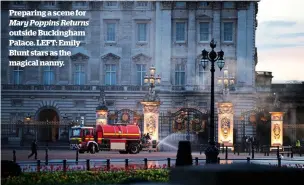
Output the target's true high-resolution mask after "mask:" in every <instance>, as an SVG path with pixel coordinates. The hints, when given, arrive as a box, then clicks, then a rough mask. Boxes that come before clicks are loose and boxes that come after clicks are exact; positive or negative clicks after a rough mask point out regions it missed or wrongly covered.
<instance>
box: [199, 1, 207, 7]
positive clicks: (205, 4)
mask: <svg viewBox="0 0 304 185" xmlns="http://www.w3.org/2000/svg"><path fill="white" fill-rule="evenodd" d="M199 6H200V7H207V6H209V2H199Z"/></svg>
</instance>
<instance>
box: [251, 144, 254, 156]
mask: <svg viewBox="0 0 304 185" xmlns="http://www.w3.org/2000/svg"><path fill="white" fill-rule="evenodd" d="M251 158H252V159H254V146H253V145H251Z"/></svg>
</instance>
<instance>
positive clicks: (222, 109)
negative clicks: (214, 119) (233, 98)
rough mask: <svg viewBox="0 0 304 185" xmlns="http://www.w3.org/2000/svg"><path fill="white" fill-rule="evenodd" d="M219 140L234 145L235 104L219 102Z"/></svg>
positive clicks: (230, 145)
mask: <svg viewBox="0 0 304 185" xmlns="http://www.w3.org/2000/svg"><path fill="white" fill-rule="evenodd" d="M217 108H218V142H219V143H221V144H224V145H225V146H229V147H232V146H233V116H234V109H233V104H232V103H230V102H222V103H218V107H217Z"/></svg>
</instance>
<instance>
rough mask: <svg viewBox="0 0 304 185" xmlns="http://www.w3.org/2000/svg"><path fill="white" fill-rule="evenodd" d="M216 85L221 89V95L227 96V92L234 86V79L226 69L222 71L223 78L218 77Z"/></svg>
mask: <svg viewBox="0 0 304 185" xmlns="http://www.w3.org/2000/svg"><path fill="white" fill-rule="evenodd" d="M217 85H218V86H220V87H223V94H224V96H225V95H227V94H229V90H230V89H231V88H232V87H233V85H234V77H233V76H231V75H229V71H228V69H227V68H226V69H224V75H223V77H219V78H218V80H217Z"/></svg>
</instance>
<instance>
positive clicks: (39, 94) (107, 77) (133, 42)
mask: <svg viewBox="0 0 304 185" xmlns="http://www.w3.org/2000/svg"><path fill="white" fill-rule="evenodd" d="M24 8H27V9H39V10H44V9H47V10H48V9H54V10H76V9H78V10H86V11H87V13H86V16H84V17H81V20H88V21H89V26H88V27H73V28H71V29H77V30H78V31H80V30H83V31H85V32H86V36H85V37H75V38H73V39H75V40H81V41H82V44H81V46H80V47H77V48H74V49H72V50H71V51H72V56H70V57H60V58H59V59H60V60H63V61H65V65H64V66H63V67H24V68H21V67H8V61H9V56H8V49H9V47H8V40H9V37H8V31H9V29H10V28H9V27H8V26H3V27H2V28H1V31H2V32H1V36H2V56H1V57H2V58H1V61H2V62H1V68H2V71H1V83H2V89H1V91H2V97H1V98H2V99H1V123H2V124H4V123H5V124H8V123H13V122H16V121H18V120H24V117H26V116H28V115H29V116H31V119H32V120H35V121H42V122H43V121H59V122H61V121H62V120H63V119H64V118H65V119H68V120H78V119H79V118H83V119H84V122H85V123H86V124H92V125H93V124H95V119H96V116H95V108H96V107H97V106H98V104H99V101H98V99H99V93H100V89H101V88H102V89H104V91H105V99H106V103H107V106H108V108H109V111H110V112H111V111H112V112H115V111H117V110H121V109H130V110H132V111H134V112H138V113H142V105H141V103H140V102H141V101H142V99H143V97H144V96H145V94H146V93H147V91H148V88H147V86H145V84H144V76H145V75H146V74H147V73H149V67H151V66H155V68H156V74H159V75H160V76H161V83H160V84H159V85H157V86H156V92H157V93H158V94H159V97H160V100H161V105H160V112H161V113H163V114H166V113H167V112H170V111H171V112H174V111H175V110H177V109H178V108H181V107H195V108H197V109H199V110H207V112H208V109H209V107H210V74H211V73H210V70H209V68H208V67H207V68H206V69H204V68H203V67H202V66H201V64H200V59H201V52H202V50H203V49H206V50H210V46H209V43H210V41H211V39H212V38H214V40H215V41H216V43H217V46H216V49H215V50H216V51H220V50H223V51H224V53H225V55H224V58H225V67H224V69H226V71H228V74H226V75H228V76H229V77H231V78H233V80H234V83H233V84H231V85H232V86H233V88H231V91H230V96H229V98H230V101H231V102H232V103H233V105H234V112H235V116H236V117H237V116H240V115H241V112H242V111H243V110H248V109H253V108H254V107H256V106H257V102H258V101H257V100H258V99H259V97H258V93H259V92H260V91H261V92H263V93H271V89H270V84H271V78H272V76H271V74H270V75H268V76H271V77H269V78H270V81H269V82H268V81H267V82H266V84H264V85H265V88H264V87H263V88H262V89H261V88H258V87H257V85H256V76H257V72H256V71H255V66H256V64H257V49H256V46H255V40H256V38H255V36H256V29H257V20H256V15H257V11H258V2H257V1H255V0H252V1H244V2H239V1H229V2H212V1H194V2H190V1H187V2H182V1H180V2H171V1H170V2H169V1H163V2H152V1H151V2H149V1H134V2H132V1H126V2H124V1H121V2H119V1H118V2H117V1H105V2H98V1H93V2H87V1H83V2H81V1H75V2H56V1H54V2H22V1H18V2H2V12H1V14H2V23H3V24H4V23H5V22H7V23H8V20H9V17H8V10H9V9H24ZM57 19H58V17H57ZM59 19H60V18H59ZM65 19H66V17H65ZM69 19H70V20H77V19H79V17H69ZM14 29H16V28H14ZM19 29H22V28H19ZM24 39H26V38H24ZM27 59H33V60H35V57H32V58H31V57H28V58H27ZM224 75H225V74H224V72H223V70H222V71H220V70H219V68H217V67H216V72H215V80H216V82H215V84H216V89H215V101H216V102H217V101H220V100H221V99H222V94H223V93H222V89H223V87H222V86H221V85H218V84H219V83H217V82H218V81H219V79H220V78H221V77H223V76H224ZM266 76H267V75H266ZM263 83H264V82H263ZM246 132H247V134H249V135H252V134H254V131H253V129H252V127H251V126H248V128H247V127H246Z"/></svg>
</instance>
